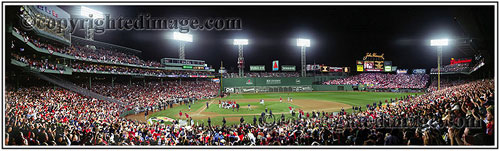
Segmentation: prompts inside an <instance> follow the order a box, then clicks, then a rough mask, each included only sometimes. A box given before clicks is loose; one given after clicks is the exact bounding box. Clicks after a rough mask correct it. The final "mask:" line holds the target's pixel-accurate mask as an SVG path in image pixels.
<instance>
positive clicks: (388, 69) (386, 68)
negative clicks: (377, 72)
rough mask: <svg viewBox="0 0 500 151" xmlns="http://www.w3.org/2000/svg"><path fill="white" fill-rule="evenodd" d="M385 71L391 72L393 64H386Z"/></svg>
mask: <svg viewBox="0 0 500 151" xmlns="http://www.w3.org/2000/svg"><path fill="white" fill-rule="evenodd" d="M384 71H385V72H391V71H392V66H384Z"/></svg>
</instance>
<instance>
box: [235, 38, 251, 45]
mask: <svg viewBox="0 0 500 151" xmlns="http://www.w3.org/2000/svg"><path fill="white" fill-rule="evenodd" d="M233 45H248V39H234V41H233Z"/></svg>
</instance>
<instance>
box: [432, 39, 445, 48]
mask: <svg viewBox="0 0 500 151" xmlns="http://www.w3.org/2000/svg"><path fill="white" fill-rule="evenodd" d="M431 46H448V39H434V40H431Z"/></svg>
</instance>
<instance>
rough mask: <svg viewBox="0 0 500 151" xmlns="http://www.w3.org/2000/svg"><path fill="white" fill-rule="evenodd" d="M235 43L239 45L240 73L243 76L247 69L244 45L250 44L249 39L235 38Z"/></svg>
mask: <svg viewBox="0 0 500 151" xmlns="http://www.w3.org/2000/svg"><path fill="white" fill-rule="evenodd" d="M233 45H237V46H238V69H239V72H238V75H239V76H240V77H243V75H244V69H245V61H244V60H245V59H244V58H243V46H244V45H248V39H234V40H233Z"/></svg>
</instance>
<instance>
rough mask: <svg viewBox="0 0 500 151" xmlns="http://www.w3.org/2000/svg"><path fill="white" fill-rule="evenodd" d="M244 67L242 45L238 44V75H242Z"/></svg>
mask: <svg viewBox="0 0 500 151" xmlns="http://www.w3.org/2000/svg"><path fill="white" fill-rule="evenodd" d="M244 68H245V59H244V58H243V45H238V70H239V71H238V75H239V76H240V77H243V75H244V74H245V73H244Z"/></svg>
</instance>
